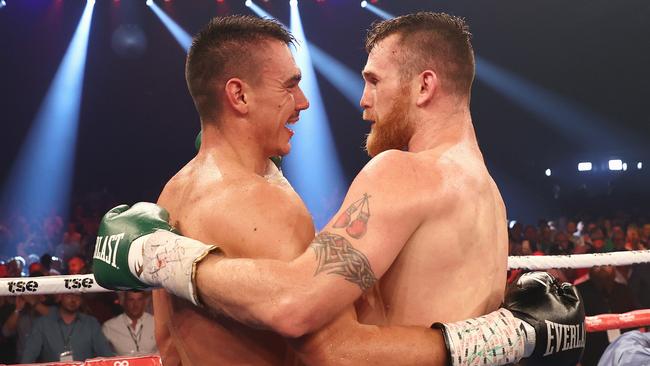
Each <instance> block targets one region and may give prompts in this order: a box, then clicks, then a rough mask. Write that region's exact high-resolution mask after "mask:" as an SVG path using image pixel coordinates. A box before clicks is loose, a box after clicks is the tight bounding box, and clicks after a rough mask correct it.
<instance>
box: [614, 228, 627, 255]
mask: <svg viewBox="0 0 650 366" xmlns="http://www.w3.org/2000/svg"><path fill="white" fill-rule="evenodd" d="M612 245H613V246H614V250H616V251H623V250H627V249H625V232H624V231H623V228H622V227H621V226H618V225H616V226H614V227H613V228H612Z"/></svg>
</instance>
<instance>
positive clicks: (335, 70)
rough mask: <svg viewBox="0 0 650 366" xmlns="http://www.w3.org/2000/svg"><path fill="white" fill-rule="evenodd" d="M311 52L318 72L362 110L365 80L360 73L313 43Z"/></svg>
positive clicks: (310, 46) (310, 48) (310, 44)
mask: <svg viewBox="0 0 650 366" xmlns="http://www.w3.org/2000/svg"><path fill="white" fill-rule="evenodd" d="M309 52H310V53H311V54H312V55H313V56H314V57H313V58H312V62H313V64H314V67H315V68H316V70H318V72H319V73H320V74H321V75H322V76H323V77H324V78H325V79H327V81H329V82H330V83H332V85H334V87H335V88H336V89H337V90H338V91H339V92H341V94H343V96H344V97H345V99H346V100H347V101H348V102H350V103H351V104H352V105H353V106H355V107H357V108H359V109H360V108H361V107H360V106H359V99H361V94H362V93H363V79H361V76H359V73H358V72H353V71H352V70H351V69H350V68H349V67H347V66H345V65H344V64H343V63H341V62H340V61H339V60H337V59H335V58H334V57H332V56H330V55H329V54H327V53H326V52H325V51H323V50H321V49H320V48H318V47H316V46H315V45H314V44H313V43H309Z"/></svg>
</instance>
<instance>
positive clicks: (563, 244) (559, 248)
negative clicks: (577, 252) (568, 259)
mask: <svg viewBox="0 0 650 366" xmlns="http://www.w3.org/2000/svg"><path fill="white" fill-rule="evenodd" d="M573 247H574V244H573V243H572V242H571V241H570V240H569V235H568V234H567V233H565V232H564V231H560V232H558V233H557V234H555V240H554V241H553V244H552V245H550V246H549V248H548V251H547V253H548V254H550V255H569V254H571V253H573Z"/></svg>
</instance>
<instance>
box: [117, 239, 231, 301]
mask: <svg viewBox="0 0 650 366" xmlns="http://www.w3.org/2000/svg"><path fill="white" fill-rule="evenodd" d="M218 248H219V247H217V246H215V245H207V244H203V243H201V242H200V241H198V240H194V239H190V238H186V237H184V236H180V235H177V234H174V233H172V232H170V231H165V230H157V231H156V232H154V233H152V234H148V235H143V236H141V237H139V238H138V239H136V240H134V241H133V244H132V245H131V249H130V250H129V269H130V270H131V273H133V274H134V275H136V276H137V277H138V278H139V279H140V280H141V281H142V282H144V283H146V284H148V285H151V286H154V287H164V288H165V289H166V290H168V291H169V292H171V293H173V294H174V295H176V296H180V297H182V298H185V299H187V300H189V301H191V302H192V303H193V304H194V305H199V300H198V293H197V291H196V286H195V282H194V275H195V272H196V264H197V263H198V262H200V261H201V260H202V259H203V258H205V256H206V255H208V253H210V252H211V251H213V250H215V249H218Z"/></svg>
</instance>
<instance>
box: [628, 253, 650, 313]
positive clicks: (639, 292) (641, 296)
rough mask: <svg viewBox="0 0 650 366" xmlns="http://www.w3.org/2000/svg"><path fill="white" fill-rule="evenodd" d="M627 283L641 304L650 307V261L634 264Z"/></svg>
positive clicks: (645, 307)
mask: <svg viewBox="0 0 650 366" xmlns="http://www.w3.org/2000/svg"><path fill="white" fill-rule="evenodd" d="M627 283H628V286H629V287H630V290H631V291H632V293H633V294H634V296H635V297H636V300H637V302H638V304H639V306H640V307H641V308H643V309H650V263H643V264H637V265H634V266H632V269H631V273H630V277H629V279H628V282H627Z"/></svg>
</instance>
